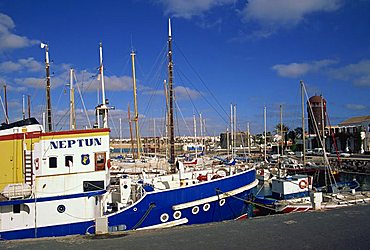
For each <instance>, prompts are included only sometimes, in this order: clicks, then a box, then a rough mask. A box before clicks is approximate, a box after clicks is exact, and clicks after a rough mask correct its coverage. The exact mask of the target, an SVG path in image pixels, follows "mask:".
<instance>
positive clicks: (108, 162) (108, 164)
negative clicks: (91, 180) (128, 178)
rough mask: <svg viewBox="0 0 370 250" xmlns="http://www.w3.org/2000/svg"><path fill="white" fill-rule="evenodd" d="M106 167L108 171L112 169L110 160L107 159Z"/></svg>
mask: <svg viewBox="0 0 370 250" xmlns="http://www.w3.org/2000/svg"><path fill="white" fill-rule="evenodd" d="M107 167H108V169H110V168H111V167H112V162H111V159H108V161H107Z"/></svg>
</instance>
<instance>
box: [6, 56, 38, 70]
mask: <svg viewBox="0 0 370 250" xmlns="http://www.w3.org/2000/svg"><path fill="white" fill-rule="evenodd" d="M43 68H44V67H43V65H42V64H41V63H40V62H37V61H36V60H35V59H34V58H33V57H29V58H24V59H19V60H18V61H17V62H12V61H6V62H2V63H0V72H2V73H12V72H16V71H19V70H23V69H25V70H27V71H31V72H39V71H41V70H43Z"/></svg>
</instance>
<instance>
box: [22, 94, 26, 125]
mask: <svg viewBox="0 0 370 250" xmlns="http://www.w3.org/2000/svg"><path fill="white" fill-rule="evenodd" d="M22 119H23V120H24V119H26V111H25V107H24V95H22Z"/></svg>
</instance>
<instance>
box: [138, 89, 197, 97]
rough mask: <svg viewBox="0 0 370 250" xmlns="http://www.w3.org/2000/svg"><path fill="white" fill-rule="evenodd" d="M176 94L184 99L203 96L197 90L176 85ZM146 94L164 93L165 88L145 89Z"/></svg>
mask: <svg viewBox="0 0 370 250" xmlns="http://www.w3.org/2000/svg"><path fill="white" fill-rule="evenodd" d="M173 91H174V95H175V98H176V99H177V100H184V99H189V98H191V99H197V98H199V97H200V96H201V93H200V92H198V91H197V90H194V89H191V88H188V87H184V86H176V87H175V88H174V89H173ZM143 94H145V95H163V96H164V90H145V91H144V92H143Z"/></svg>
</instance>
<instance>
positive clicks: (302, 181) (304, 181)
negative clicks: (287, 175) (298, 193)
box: [298, 180, 308, 189]
mask: <svg viewBox="0 0 370 250" xmlns="http://www.w3.org/2000/svg"><path fill="white" fill-rule="evenodd" d="M298 185H299V188H300V189H305V188H307V186H308V184H307V181H306V180H301V181H300V182H299V184H298Z"/></svg>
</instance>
